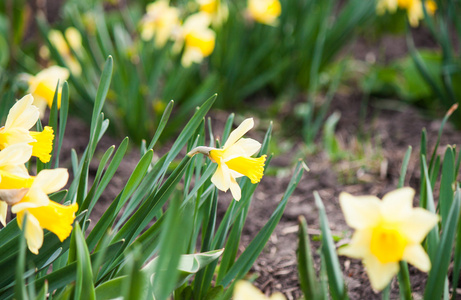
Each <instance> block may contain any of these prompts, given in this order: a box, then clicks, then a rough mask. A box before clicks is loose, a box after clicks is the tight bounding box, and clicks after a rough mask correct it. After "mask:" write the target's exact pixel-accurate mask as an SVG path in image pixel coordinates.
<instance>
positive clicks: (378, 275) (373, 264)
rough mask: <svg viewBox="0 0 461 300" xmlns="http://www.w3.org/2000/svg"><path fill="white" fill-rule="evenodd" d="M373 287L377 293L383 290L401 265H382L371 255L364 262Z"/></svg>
mask: <svg viewBox="0 0 461 300" xmlns="http://www.w3.org/2000/svg"><path fill="white" fill-rule="evenodd" d="M363 264H364V265H365V269H366V271H367V274H368V277H369V278H370V283H371V286H372V287H373V289H374V290H376V291H381V290H383V289H384V288H385V287H386V286H387V285H388V284H389V282H390V281H391V280H392V277H394V276H395V275H396V274H397V272H398V271H399V263H398V262H392V263H386V264H383V263H381V262H380V261H379V260H378V259H377V258H376V257H374V256H373V255H370V256H368V257H366V258H365V259H364V260H363Z"/></svg>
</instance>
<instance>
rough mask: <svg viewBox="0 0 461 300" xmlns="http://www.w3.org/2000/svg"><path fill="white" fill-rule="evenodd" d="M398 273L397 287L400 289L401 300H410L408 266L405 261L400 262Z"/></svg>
mask: <svg viewBox="0 0 461 300" xmlns="http://www.w3.org/2000/svg"><path fill="white" fill-rule="evenodd" d="M399 265H400V271H399V275H398V278H399V287H400V296H401V297H402V299H405V300H411V299H412V296H411V284H410V273H409V272H408V265H407V263H406V262H405V261H400V262H399Z"/></svg>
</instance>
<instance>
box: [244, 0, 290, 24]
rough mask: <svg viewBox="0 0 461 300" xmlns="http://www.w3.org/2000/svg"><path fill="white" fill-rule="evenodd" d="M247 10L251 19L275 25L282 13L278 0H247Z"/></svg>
mask: <svg viewBox="0 0 461 300" xmlns="http://www.w3.org/2000/svg"><path fill="white" fill-rule="evenodd" d="M247 11H248V14H249V15H250V17H251V18H252V19H253V20H255V21H257V22H259V23H263V24H266V25H272V26H275V25H277V22H278V17H279V16H280V14H281V13H282V5H281V4H280V1H279V0H248V9H247Z"/></svg>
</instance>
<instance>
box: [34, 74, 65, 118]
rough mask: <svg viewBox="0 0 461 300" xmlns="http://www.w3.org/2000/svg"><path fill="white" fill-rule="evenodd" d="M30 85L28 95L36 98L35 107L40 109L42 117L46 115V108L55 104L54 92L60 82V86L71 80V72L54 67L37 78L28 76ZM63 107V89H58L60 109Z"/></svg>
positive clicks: (36, 76)
mask: <svg viewBox="0 0 461 300" xmlns="http://www.w3.org/2000/svg"><path fill="white" fill-rule="evenodd" d="M25 78H26V80H27V82H28V83H29V89H28V90H27V92H28V93H30V94H32V96H33V97H34V105H35V106H37V107H38V109H39V112H40V117H43V115H44V114H45V110H46V106H47V105H48V107H51V105H52V104H53V98H54V92H55V90H56V85H57V84H58V82H59V83H60V85H62V84H63V83H64V81H66V80H67V79H68V78H69V70H67V69H66V68H62V67H59V66H52V67H49V68H47V69H44V70H42V71H40V72H39V73H37V75H35V76H31V75H26V76H25ZM60 107H61V87H60V88H59V89H58V108H60Z"/></svg>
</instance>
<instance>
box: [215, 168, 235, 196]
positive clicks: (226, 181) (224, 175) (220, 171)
mask: <svg viewBox="0 0 461 300" xmlns="http://www.w3.org/2000/svg"><path fill="white" fill-rule="evenodd" d="M230 177H231V175H230V172H229V169H228V168H227V166H226V165H225V164H218V168H217V169H216V172H215V173H214V174H213V176H212V177H211V182H212V183H213V184H214V185H215V186H216V187H217V188H218V190H221V191H223V192H226V191H227V190H228V189H229V187H230Z"/></svg>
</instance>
